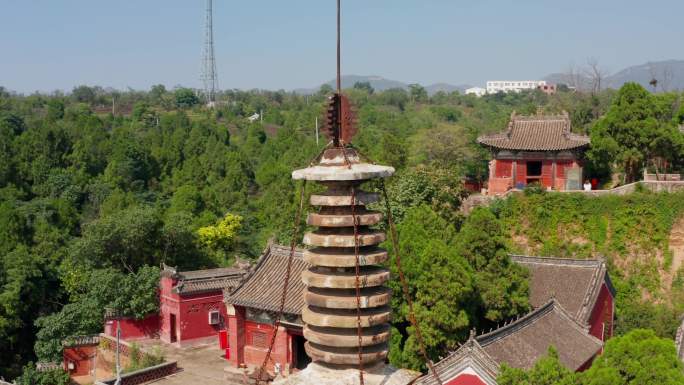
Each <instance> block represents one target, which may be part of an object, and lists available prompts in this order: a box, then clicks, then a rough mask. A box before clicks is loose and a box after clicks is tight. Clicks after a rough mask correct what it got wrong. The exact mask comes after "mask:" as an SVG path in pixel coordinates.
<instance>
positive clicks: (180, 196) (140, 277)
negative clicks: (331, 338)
mask: <svg viewBox="0 0 684 385" xmlns="http://www.w3.org/2000/svg"><path fill="white" fill-rule="evenodd" d="M331 91H332V90H331V89H330V88H329V87H326V86H323V87H321V89H320V91H319V92H318V93H316V94H314V95H297V94H294V93H288V92H285V91H263V90H252V91H239V90H229V91H223V92H222V93H221V94H220V95H219V97H218V99H219V103H218V105H217V106H216V107H215V108H211V109H208V108H205V107H204V106H203V105H202V103H201V101H200V99H199V98H198V96H197V95H196V93H195V92H194V91H193V90H191V89H186V88H176V89H173V90H167V89H166V88H165V87H164V86H162V85H157V86H153V87H152V88H151V89H150V90H148V91H135V90H128V91H126V92H121V91H115V90H110V89H103V88H101V87H89V86H79V87H76V88H74V89H73V90H72V91H71V92H69V93H66V94H64V93H60V92H54V93H51V94H32V95H21V94H16V93H13V92H10V91H8V90H6V89H4V88H1V87H0V347H2V349H0V376H2V377H5V378H9V379H12V378H16V377H18V376H20V375H21V374H22V373H24V376H23V377H21V378H20V381H24V382H23V383H32V382H31V380H29V378H34V377H35V376H39V375H38V374H36V373H35V371H34V370H33V369H32V363H35V362H38V361H42V362H46V361H47V362H50V361H55V360H57V359H59V356H60V349H61V341H62V340H63V339H64V338H67V337H69V336H73V335H82V334H92V333H96V332H99V331H100V330H101V328H102V321H103V316H104V311H105V309H107V308H113V309H117V310H118V311H120V312H122V313H123V314H124V315H127V316H131V317H143V316H144V315H146V314H149V313H151V312H154V311H156V307H157V306H158V302H157V298H156V290H155V289H156V286H157V283H158V277H159V266H160V265H161V264H162V263H165V264H167V265H171V266H178V267H179V269H199V268H207V267H216V266H230V265H232V264H233V263H234V262H235V261H236V260H237V259H241V260H254V259H255V258H256V257H258V256H259V254H260V252H261V251H262V250H263V248H264V246H265V245H266V243H267V242H268V241H269V240H274V241H276V242H280V243H287V242H289V241H290V237H291V236H292V221H293V220H294V219H293V218H294V216H295V210H296V205H297V203H298V202H297V201H298V189H300V188H302V187H301V185H299V184H297V183H295V182H294V181H292V180H291V178H290V172H291V171H292V170H294V169H296V168H301V167H304V166H306V165H307V164H308V163H309V161H310V160H311V159H312V158H313V157H314V156H315V155H316V154H317V153H318V152H319V151H320V150H321V148H322V147H324V146H325V145H326V144H327V139H326V138H325V137H324V136H323V135H317V133H316V119H317V118H318V120H319V121H321V122H322V121H323V111H324V106H325V102H326V98H327V96H328V95H329V94H330V92H331ZM345 93H346V94H347V95H348V96H349V97H350V99H351V100H352V102H353V104H354V106H355V111H356V115H357V121H358V126H359V134H358V135H357V136H356V138H355V139H354V144H355V146H356V147H358V148H359V149H360V150H361V151H362V152H363V153H364V154H365V155H366V156H367V157H368V158H370V159H373V160H374V161H376V162H378V163H382V164H388V165H391V166H393V167H395V168H396V169H397V173H396V175H395V176H393V177H392V178H391V179H390V180H389V181H388V191H389V196H390V201H391V206H392V210H393V214H394V217H395V218H396V220H397V223H398V230H399V235H400V245H399V246H400V248H401V249H402V254H403V255H405V256H406V257H405V259H406V262H405V269H406V270H407V276H408V278H409V281H410V282H411V293H412V295H414V297H415V298H416V312H417V317H418V320H419V322H421V325H423V326H422V327H423V328H424V336H425V339H426V343H427V345H428V353H429V355H430V356H431V358H432V359H435V360H436V359H438V358H439V357H441V356H444V355H445V354H446V353H447V352H448V351H450V350H453V349H454V348H455V347H456V346H457V345H458V343H459V342H462V341H464V340H465V339H466V338H467V335H468V331H469V330H470V329H472V328H477V329H480V330H484V329H486V328H490V327H492V326H496V325H497V324H498V323H499V322H502V321H505V320H507V319H510V318H511V317H514V316H516V315H518V314H521V313H524V312H526V311H527V310H529V304H528V302H527V293H528V285H527V272H526V271H524V270H523V269H522V268H520V267H519V266H517V265H514V264H512V263H511V261H510V259H509V258H508V253H510V252H516V251H529V250H521V247H522V246H521V245H519V244H516V243H515V242H514V241H513V240H512V239H513V235H516V234H517V235H524V236H525V237H527V238H528V239H529V240H530V242H529V243H528V246H530V245H531V246H530V247H531V248H532V249H531V250H533V251H534V252H536V253H537V254H539V255H558V256H568V257H590V256H596V255H598V254H601V255H605V256H606V257H608V258H609V261H612V260H616V261H617V260H620V256H622V255H626V254H630V253H632V250H637V249H638V250H637V251H635V252H633V253H632V254H634V255H637V256H639V257H641V259H634V260H638V261H641V262H643V261H648V257H649V256H650V255H651V254H649V253H648V250H652V249H658V250H663V252H664V253H665V254H667V253H666V250H667V240H666V239H665V238H664V237H665V234H666V233H667V232H668V231H669V229H670V228H671V227H672V225H673V223H674V221H675V219H676V218H675V216H676V215H677V214H680V213H681V212H682V209H684V207H682V206H683V204H682V202H684V199H682V197H681V196H677V195H676V194H671V195H667V194H651V193H647V192H639V193H636V194H635V195H634V196H633V197H629V198H617V197H616V198H612V197H611V198H607V199H603V198H601V199H603V200H595V201H592V202H587V201H585V200H586V199H588V198H581V197H575V196H573V195H568V196H564V197H558V196H554V195H553V194H545V193H544V192H540V191H527V192H526V193H525V194H522V195H520V196H517V197H513V198H509V199H507V200H504V201H501V202H499V203H497V204H495V205H493V206H491V207H489V208H485V209H478V210H475V211H474V212H473V213H472V214H471V215H469V216H468V217H464V216H463V215H462V214H461V213H460V211H459V206H460V203H461V200H462V199H463V198H464V197H465V196H466V195H467V191H466V190H465V189H464V187H463V186H464V184H463V181H464V180H466V179H468V180H476V181H483V180H486V178H487V169H488V166H487V163H488V161H489V158H490V154H489V153H488V152H487V151H486V150H485V149H483V148H482V147H480V146H479V145H477V143H476V138H477V136H478V135H481V134H486V133H493V132H498V131H502V130H503V129H504V128H505V127H506V124H507V122H508V118H509V116H510V115H511V113H512V112H513V111H516V112H517V113H519V114H534V113H537V112H538V111H539V110H543V111H544V113H549V114H550V113H560V112H561V111H568V112H569V113H570V117H571V119H572V123H573V130H574V131H575V132H578V133H584V134H588V135H590V136H591V138H592V147H591V149H590V150H589V152H588V153H587V165H586V169H585V170H586V172H587V173H589V175H591V176H594V177H596V178H599V179H600V180H601V181H602V183H603V185H604V186H612V185H616V184H622V183H628V182H631V181H633V180H637V179H638V177H639V175H640V174H641V171H642V170H643V168H644V167H647V168H649V169H656V171H657V172H681V171H682V169H683V167H682V166H684V135H682V133H681V131H680V127H681V126H682V125H684V103H682V98H683V97H684V95H682V94H681V93H677V92H670V93H658V94H653V93H651V92H649V91H648V90H646V89H644V88H642V87H641V86H639V85H636V84H627V85H625V86H623V87H622V88H621V89H620V90H604V91H601V92H595V93H581V92H573V91H571V90H569V89H567V88H566V89H561V90H560V92H558V93H557V94H555V95H546V94H544V93H542V92H523V93H520V94H496V95H487V96H484V97H482V98H477V97H474V96H472V95H460V94H458V93H457V92H454V93H450V94H447V93H444V92H438V93H436V94H434V95H428V93H427V92H426V90H425V89H424V88H423V87H421V86H420V85H411V86H410V87H409V89H408V90H404V89H390V90H386V91H383V92H375V91H374V90H373V89H372V87H370V85H369V84H367V83H357V84H356V85H355V86H354V87H353V88H352V89H348V90H346V91H345ZM254 114H260V119H256V120H253V121H252V120H250V119H248V117H250V116H252V115H254ZM314 188H315V187H312V186H308V187H307V189H308V190H311V191H313V189H314ZM370 188H373V186H370ZM308 190H307V192H308V193H310V192H311V191H308ZM531 190H532V189H531ZM583 199H584V200H583ZM531 207H534V209H530V208H531ZM538 207H541V208H542V209H537V208H538ZM664 208H665V209H664ZM667 208H670V209H671V210H666V209H667ZM529 213H533V215H531V214H529ZM628 218H631V219H634V218H639V220H634V221H633V222H634V223H636V224H635V225H633V223H631V222H630V221H629V219H628ZM583 221H589V223H592V224H593V225H592V226H593V227H591V226H590V227H587V229H588V230H586V231H587V234H584V233H583V234H582V235H583V236H585V237H586V238H587V239H588V240H590V242H587V243H585V244H584V246H583V247H580V248H578V247H576V246H573V242H572V241H571V240H572V237H566V238H563V237H562V236H560V235H558V234H556V233H554V232H553V229H554V228H555V227H554V226H556V227H557V226H560V225H565V226H567V227H568V228H571V227H572V225H573V224H577V223H580V222H582V223H583ZM606 223H610V224H611V226H608V227H610V234H608V230H606ZM617 225H621V226H622V227H619V226H617ZM578 231H580V230H578ZM649 231H650V232H651V233H653V232H655V234H656V235H658V236H656V237H651V238H649V237H648V236H645V235H644V234H648V232H649ZM616 234H617V235H620V236H621V237H622V238H620V237H618V236H616ZM518 238H519V237H518ZM641 241H643V242H641ZM648 242H652V243H648ZM387 246H388V247H389V245H387ZM635 248H637V249H635ZM635 258H636V257H635ZM392 266H393V265H392V264H391V263H390V267H392ZM624 266H631V267H632V268H633V269H634V271H631V270H630V271H627V270H625V269H624ZM640 266H642V265H637V264H630V263H627V264H611V269H612V271H611V274H613V275H615V277H616V278H617V281H618V287H619V292H621V293H628V294H625V295H623V297H622V299H620V298H619V299H618V305H617V306H618V315H617V316H618V333H619V334H620V338H624V343H625V344H626V343H628V342H629V338H636V337H632V333H646V334H645V337H644V338H646V339H652V340H653V341H655V342H654V343H656V344H657V343H661V342H660V341H661V340H662V338H669V339H672V337H673V333H674V328H676V323H677V322H678V317H679V314H680V313H681V312H682V311H684V302H682V292H684V291H683V290H684V276H681V275H680V274H677V276H676V277H674V278H673V279H672V282H671V284H670V287H668V288H667V290H661V287H662V286H663V285H661V282H660V281H659V271H660V270H659V268H660V266H655V267H652V268H651V269H640ZM635 271H636V272H640V273H639V274H636V273H634V272H635ZM444 283H447V284H446V286H445V285H444ZM397 285H398V283H397V282H395V281H392V282H391V284H390V286H392V287H393V289H394V292H395V293H399V292H400V291H401V290H400V289H399V286H397ZM643 293H650V295H649V296H645V295H642V294H643ZM642 297H643V298H647V297H648V298H655V299H656V300H654V301H650V302H649V301H645V300H641V298H642ZM635 298H636V299H635ZM393 301H394V302H393V304H392V305H393V310H394V314H395V320H394V321H393V328H394V334H393V340H392V345H391V352H390V361H391V362H392V363H393V364H395V365H398V366H403V367H410V368H415V369H424V363H423V362H422V360H421V357H420V355H419V352H418V347H417V345H416V341H415V336H414V331H413V330H412V327H410V326H409V323H408V321H407V313H406V312H407V309H406V303H405V301H404V300H403V299H402V298H401V296H395V297H394V299H393ZM620 323H622V326H620V325H619V324H620ZM642 329H648V330H642ZM649 333H650V334H649ZM616 341H617V342H616V343H615V344H616V345H617V344H618V342H621V341H619V340H618V339H617V338H616ZM615 349H618V348H615ZM644 349H645V348H644ZM663 349H664V351H667V353H666V354H670V352H669V350H668V349H669V348H668V347H665V348H663ZM664 354H665V353H664ZM606 356H608V355H606ZM604 357H605V356H604ZM602 360H603V361H608V360H609V358H605V359H603V358H602ZM554 362H555V361H554V355H553V352H550V354H549V358H548V362H547V361H545V362H540V365H544V364H546V365H547V366H549V367H553V365H554ZM613 369H614V368H613ZM539 370H543V368H542V369H539ZM549 370H550V369H549ZM592 370H593V368H592ZM606 370H607V371H608V369H606ZM611 370H612V369H611ZM596 371H599V369H596ZM503 375H504V376H509V377H510V378H512V379H513V380H512V381H513V382H510V383H523V382H522V381H523V377H525V376H527V377H531V376H534V375H535V373H518V372H516V371H511V372H510V373H509V372H504V374H503ZM610 375H611V376H613V375H614V373H613V372H611V373H610ZM516 376H517V377H516ZM673 376H676V374H673ZM22 378H23V380H22ZM673 378H678V377H673ZM566 380H567V381H580V380H579V379H574V378H573V379H563V380H562V381H566ZM45 381H48V382H44V383H49V381H51V380H45ZM525 381H528V380H525ZM529 381H532V380H529ZM559 381H560V380H559ZM615 381H616V382H611V384H613V383H614V384H622V383H625V384H627V383H632V382H618V380H615ZM502 383H503V382H502ZM529 383H530V384H532V383H535V384H536V383H537V382H529ZM548 383H549V384H551V383H554V382H548ZM558 383H559V384H560V383H568V384H569V383H575V382H558ZM673 383H676V382H673Z"/></svg>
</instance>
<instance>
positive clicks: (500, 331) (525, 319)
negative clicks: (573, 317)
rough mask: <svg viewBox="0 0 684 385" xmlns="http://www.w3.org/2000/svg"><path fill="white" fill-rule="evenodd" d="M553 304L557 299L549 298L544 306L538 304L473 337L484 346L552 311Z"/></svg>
mask: <svg viewBox="0 0 684 385" xmlns="http://www.w3.org/2000/svg"><path fill="white" fill-rule="evenodd" d="M554 304H557V301H556V299H555V298H551V300H549V301H548V302H547V303H546V304H545V305H544V306H540V307H539V308H537V309H534V310H532V311H531V312H529V313H527V314H525V315H523V316H522V317H520V318H517V319H515V320H513V321H512V322H510V323H508V324H505V325H504V326H501V327H499V328H496V329H494V330H492V331H490V332H487V333H484V334H480V335H479V336H477V337H475V340H476V341H477V342H478V344H480V345H481V346H482V347H485V346H487V345H489V344H490V343H492V342H494V341H496V340H499V339H501V338H503V337H506V336H508V335H510V334H512V333H514V332H516V331H518V330H520V329H522V328H524V327H526V326H529V325H530V324H532V323H533V322H534V321H536V320H537V319H538V318H540V317H541V316H544V315H546V314H547V313H549V312H550V311H552V310H553V307H554Z"/></svg>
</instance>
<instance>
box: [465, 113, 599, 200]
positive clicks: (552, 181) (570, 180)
mask: <svg viewBox="0 0 684 385" xmlns="http://www.w3.org/2000/svg"><path fill="white" fill-rule="evenodd" d="M477 141H478V143H480V144H481V145H483V146H486V147H488V148H489V149H490V150H491V152H492V157H493V159H492V161H491V162H490V164H489V184H488V190H487V193H488V194H489V195H498V194H502V193H505V192H506V191H509V190H511V189H514V188H516V189H522V188H524V187H525V186H527V185H529V184H532V183H538V184H539V185H541V186H542V187H543V188H545V189H547V190H557V191H564V190H580V189H581V188H582V180H583V175H582V158H583V154H584V151H585V150H586V148H587V147H588V146H589V144H590V141H589V137H588V136H585V135H578V134H574V133H572V132H571V122H570V117H569V115H568V113H567V112H563V113H562V114H560V115H544V114H542V113H538V114H537V115H532V116H522V115H516V113H515V112H513V114H511V119H510V121H509V123H508V127H507V129H506V131H504V132H501V133H497V134H492V135H483V136H480V137H479V138H478V139H477Z"/></svg>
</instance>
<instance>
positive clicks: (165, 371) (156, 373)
mask: <svg viewBox="0 0 684 385" xmlns="http://www.w3.org/2000/svg"><path fill="white" fill-rule="evenodd" d="M177 371H178V364H177V363H176V361H172V362H164V363H163V364H159V365H155V366H150V367H149V368H145V369H140V370H136V371H134V372H130V373H125V374H122V375H121V385H138V384H144V383H147V382H150V381H154V380H158V379H160V378H163V377H166V376H169V375H171V374H173V373H175V372H177ZM114 383H116V378H111V379H109V380H104V381H97V382H95V385H114Z"/></svg>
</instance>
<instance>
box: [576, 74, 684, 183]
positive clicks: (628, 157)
mask: <svg viewBox="0 0 684 385" xmlns="http://www.w3.org/2000/svg"><path fill="white" fill-rule="evenodd" d="M658 98H659V96H655V95H653V94H651V93H650V92H648V91H647V90H646V89H644V88H643V87H642V86H640V85H639V84H636V83H627V84H625V85H624V86H622V88H620V91H619V92H618V94H617V95H616V97H615V100H614V101H613V104H612V105H611V107H610V109H609V110H608V113H607V114H606V115H605V116H604V117H603V118H601V119H600V120H599V121H598V122H597V123H596V125H594V127H593V128H592V129H591V142H592V146H591V149H590V150H589V152H588V153H587V156H588V158H589V160H590V162H591V164H590V166H591V167H592V168H593V171H595V172H597V173H603V174H607V173H608V172H609V171H610V169H611V167H612V166H613V165H615V167H616V168H617V171H621V172H623V173H624V174H625V181H626V182H632V181H635V180H637V178H638V177H639V175H640V173H641V171H642V169H643V168H644V167H646V166H648V165H649V162H651V161H653V160H654V159H655V158H658V157H660V158H664V159H666V160H668V161H670V162H674V163H677V162H678V161H679V158H680V156H681V154H682V148H683V147H682V145H683V144H682V135H681V133H679V131H678V130H677V128H676V127H675V126H674V125H673V124H672V120H671V118H666V117H668V116H671V111H670V112H669V113H668V112H667V111H665V110H664V108H671V107H667V106H665V105H664V104H663V103H659V101H658Z"/></svg>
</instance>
